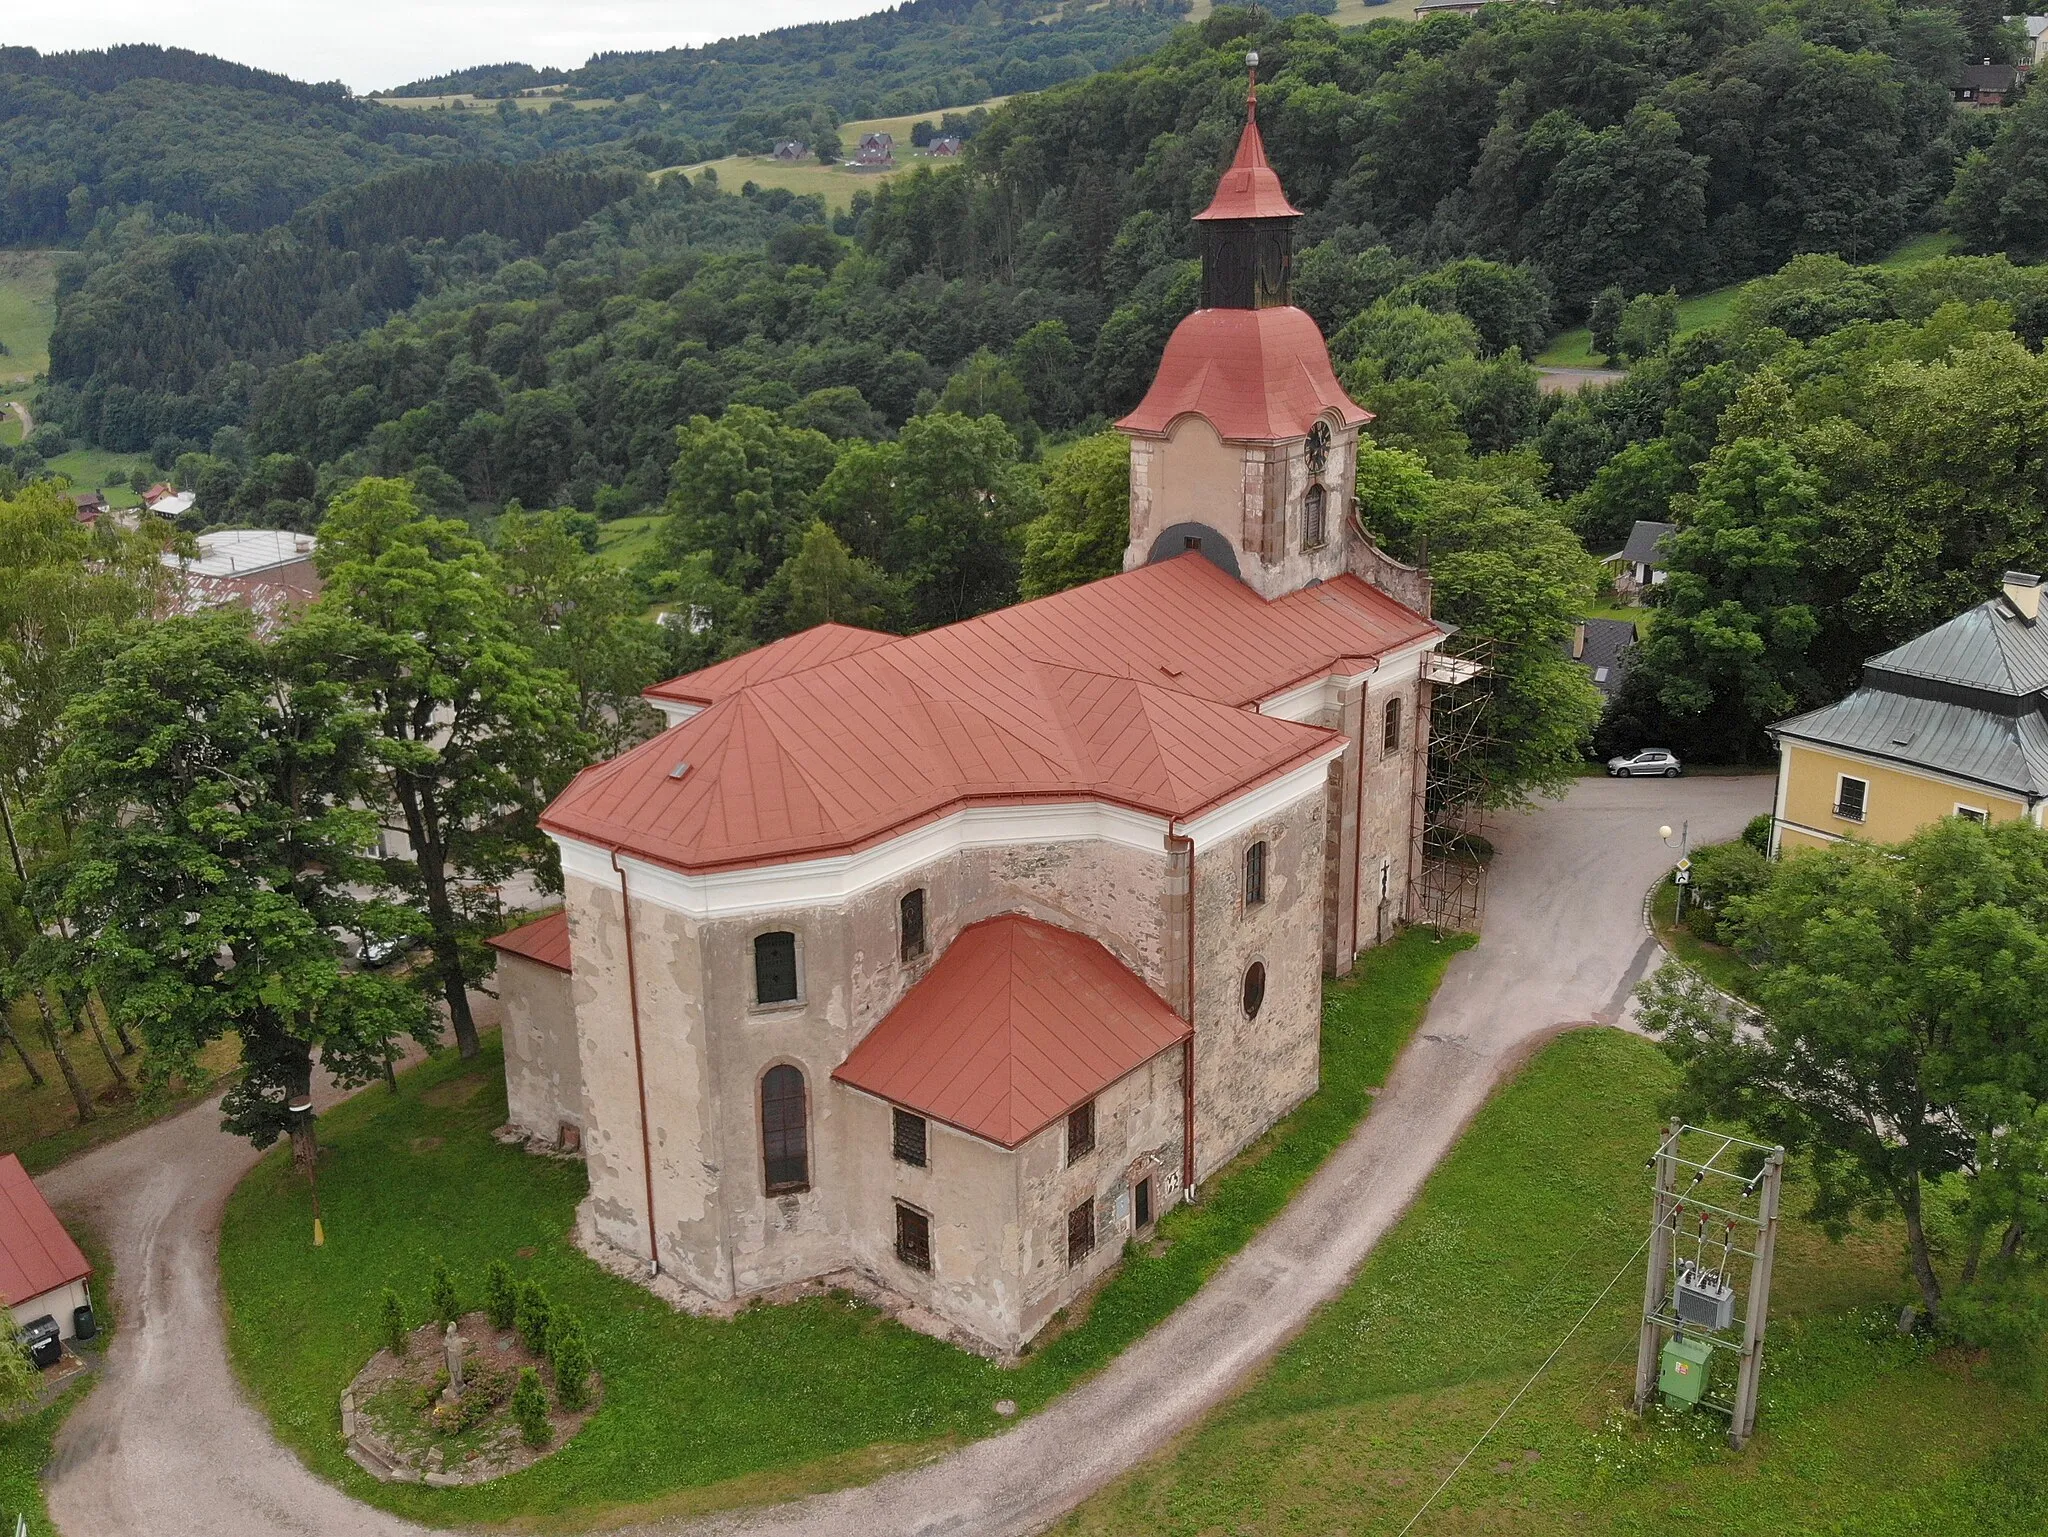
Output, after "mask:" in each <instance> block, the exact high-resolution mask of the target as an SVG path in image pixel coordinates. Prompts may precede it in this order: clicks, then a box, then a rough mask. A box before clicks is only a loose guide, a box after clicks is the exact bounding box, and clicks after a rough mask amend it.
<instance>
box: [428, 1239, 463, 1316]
mask: <svg viewBox="0 0 2048 1537" xmlns="http://www.w3.org/2000/svg"><path fill="white" fill-rule="evenodd" d="M427 1297H428V1300H429V1301H430V1303H431V1304H432V1306H433V1309H434V1316H435V1317H436V1318H438V1319H440V1320H441V1322H442V1323H444V1324H452V1323H454V1322H455V1320H456V1319H458V1318H460V1317H461V1316H462V1301H461V1299H460V1298H459V1297H458V1296H457V1295H456V1292H455V1277H454V1276H452V1275H450V1274H449V1273H448V1262H447V1261H446V1260H444V1259H443V1258H441V1256H440V1255H438V1254H437V1255H435V1256H434V1268H433V1270H432V1272H431V1273H430V1274H429V1275H428V1278H427Z"/></svg>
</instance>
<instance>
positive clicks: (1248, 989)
mask: <svg viewBox="0 0 2048 1537" xmlns="http://www.w3.org/2000/svg"><path fill="white" fill-rule="evenodd" d="M1265 1001H1266V963H1265V962H1264V961H1253V962H1252V963H1251V965H1249V966H1247V967H1246V968H1245V973H1244V1017H1245V1018H1246V1019H1257V1018H1258V1017H1259V1009H1260V1007H1261V1006H1262V1005H1263V1004H1264V1003H1265Z"/></svg>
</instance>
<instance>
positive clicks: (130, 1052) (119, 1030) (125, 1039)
mask: <svg viewBox="0 0 2048 1537" xmlns="http://www.w3.org/2000/svg"><path fill="white" fill-rule="evenodd" d="M95 997H96V998H97V1001H98V1004H99V1011H100V1013H101V1014H102V1015H103V1016H104V1017H105V1019H106V1021H107V1023H108V1024H110V1025H112V1026H113V1027H114V1039H115V1040H117V1041H119V1042H120V1043H121V1055H122V1056H124V1057H132V1056H134V1055H135V1042H134V1040H133V1039H132V1038H131V1037H130V1036H129V1034H128V1027H127V1026H126V1025H124V1024H122V1023H121V1016H120V1015H118V1014H116V1013H115V1012H114V1011H113V1010H112V1009H110V1008H108V1007H107V1000H106V999H105V998H103V997H97V995H95ZM93 1001H94V1000H93V999H88V1000H87V1005H88V1007H90V1006H91V1004H92V1003H93Z"/></svg>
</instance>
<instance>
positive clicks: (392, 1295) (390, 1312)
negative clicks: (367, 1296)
mask: <svg viewBox="0 0 2048 1537" xmlns="http://www.w3.org/2000/svg"><path fill="white" fill-rule="evenodd" d="M384 1343H385V1344H387V1345H389V1346H390V1347H391V1353H392V1354H393V1355H395V1356H402V1355H404V1354H405V1345H406V1340H405V1304H404V1303H402V1302H400V1301H399V1300H398V1293H397V1292H395V1291H393V1290H392V1289H391V1288H390V1287H388V1286H387V1287H385V1288H384Z"/></svg>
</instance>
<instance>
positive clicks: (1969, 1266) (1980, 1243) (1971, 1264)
mask: <svg viewBox="0 0 2048 1537" xmlns="http://www.w3.org/2000/svg"><path fill="white" fill-rule="evenodd" d="M1986 1236H1987V1235H1986V1234H1985V1232H1984V1230H1983V1229H1982V1228H1977V1229H1974V1230H1973V1231H1972V1232H1971V1234H1970V1247H1969V1248H1968V1249H1967V1250H1965V1251H1964V1253H1963V1273H1962V1276H1961V1278H1960V1281H1959V1284H1960V1285H1963V1286H1965V1287H1967V1286H1969V1285H1970V1284H1971V1283H1972V1282H1974V1281H1975V1280H1976V1279H1977V1266H1978V1265H1979V1263H1981V1262H1982V1260H1983V1258H1984V1239H1985V1237H1986Z"/></svg>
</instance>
